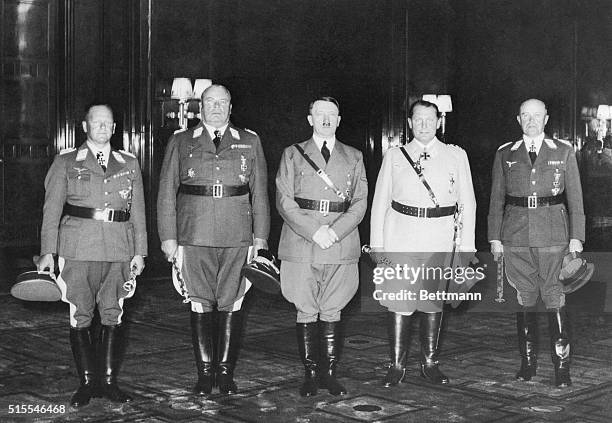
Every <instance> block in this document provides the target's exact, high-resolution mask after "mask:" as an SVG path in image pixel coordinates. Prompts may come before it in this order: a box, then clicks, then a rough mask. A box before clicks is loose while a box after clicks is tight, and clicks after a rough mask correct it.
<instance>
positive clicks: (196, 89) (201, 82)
mask: <svg viewBox="0 0 612 423" xmlns="http://www.w3.org/2000/svg"><path fill="white" fill-rule="evenodd" d="M211 85H212V79H201V78H199V79H196V80H195V82H194V84H193V99H194V100H200V99H201V98H202V93H203V92H204V90H205V89H206V88H208V87H210V86H211Z"/></svg>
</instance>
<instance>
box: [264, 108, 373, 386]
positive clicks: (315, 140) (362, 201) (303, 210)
mask: <svg viewBox="0 0 612 423" xmlns="http://www.w3.org/2000/svg"><path fill="white" fill-rule="evenodd" d="M339 111H340V109H339V106H338V102H337V101H336V100H335V99H334V98H332V97H320V98H318V99H317V100H315V101H314V102H312V103H311V104H310V110H309V115H308V122H309V123H310V125H311V126H312V128H313V135H312V138H310V139H308V140H307V141H304V142H301V143H299V144H296V145H293V146H291V147H287V148H286V149H285V151H284V152H283V156H282V158H281V163H280V167H279V169H278V174H277V175H276V190H277V191H276V207H277V208H278V211H279V213H280V215H281V216H282V217H283V219H284V220H285V223H284V225H283V229H282V233H281V239H280V244H279V247H278V252H279V254H278V255H279V258H280V259H281V260H283V262H282V265H281V288H282V292H283V295H284V297H285V298H287V300H289V301H290V302H292V303H293V304H294V305H295V307H296V309H297V325H296V329H297V337H298V348H299V351H300V358H301V359H302V362H303V363H304V368H305V379H304V384H303V385H302V387H301V388H300V394H301V395H302V396H311V395H315V394H316V393H317V387H318V386H321V387H325V388H327V389H328V390H329V392H330V393H331V394H332V395H341V394H346V389H345V388H344V386H342V385H341V384H340V383H339V382H338V381H337V380H336V365H337V364H338V361H339V359H340V354H339V352H340V344H341V341H342V337H341V334H340V331H339V324H340V312H341V311H342V309H343V308H344V307H345V306H346V305H347V304H348V302H349V301H350V300H351V298H352V297H353V295H355V292H356V291H357V286H358V283H359V275H358V270H357V263H358V261H359V256H360V254H361V248H360V241H359V232H358V230H357V225H359V222H361V220H362V219H363V216H364V214H365V211H366V207H367V198H368V184H367V181H366V173H365V169H364V166H363V157H362V155H361V152H360V151H358V150H356V149H354V148H353V147H349V146H347V145H345V144H343V143H341V142H340V141H338V140H337V139H336V135H335V133H336V128H337V127H338V125H339V123H340V115H339ZM298 148H301V149H303V151H304V153H305V154H306V155H307V156H308V157H309V160H312V161H313V162H314V163H315V164H316V166H317V167H318V168H320V169H322V170H323V171H324V173H325V174H326V175H327V176H328V177H329V180H330V182H332V183H333V186H334V187H335V189H334V188H332V187H331V186H330V185H329V184H328V183H326V182H325V181H324V180H323V179H322V178H321V175H320V174H318V173H317V172H316V171H315V169H314V168H313V167H312V166H311V164H309V163H308V160H307V159H306V158H305V157H304V156H303V155H302V154H301V153H300V151H299V149H298ZM336 189H337V191H336ZM319 319H320V323H321V324H320V325H319V322H318V320H319ZM319 327H320V330H319ZM319 332H321V338H322V346H323V351H322V354H321V357H319Z"/></svg>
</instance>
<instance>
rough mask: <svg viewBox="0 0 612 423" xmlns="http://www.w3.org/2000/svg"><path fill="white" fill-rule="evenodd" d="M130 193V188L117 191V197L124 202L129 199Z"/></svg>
mask: <svg viewBox="0 0 612 423" xmlns="http://www.w3.org/2000/svg"><path fill="white" fill-rule="evenodd" d="M130 191H132V187H130V188H128V189H122V190H120V191H119V196H120V197H121V198H123V199H124V200H127V199H128V198H129V197H130Z"/></svg>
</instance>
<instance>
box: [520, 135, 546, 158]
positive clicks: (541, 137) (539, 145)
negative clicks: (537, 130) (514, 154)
mask: <svg viewBox="0 0 612 423" xmlns="http://www.w3.org/2000/svg"><path fill="white" fill-rule="evenodd" d="M542 141H544V132H542V133H541V134H540V135H538V136H537V137H535V138H529V137H528V136H527V135H525V134H523V142H524V143H525V148H526V149H527V151H529V148H530V147H531V143H534V144H535V150H536V154H540V148H542Z"/></svg>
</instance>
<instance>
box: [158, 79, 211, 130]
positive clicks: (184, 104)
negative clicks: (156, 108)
mask: <svg viewBox="0 0 612 423" xmlns="http://www.w3.org/2000/svg"><path fill="white" fill-rule="evenodd" d="M211 85H212V80H211V79H204V78H198V79H196V80H195V83H194V84H193V85H191V79H189V78H174V79H173V80H172V89H171V90H170V101H169V100H168V97H165V98H164V96H163V94H165V93H166V92H167V91H165V92H164V93H163V94H162V98H161V100H162V116H163V119H164V120H165V119H166V118H167V119H177V118H178V124H179V127H180V128H181V129H186V128H187V127H188V120H189V119H196V118H198V119H201V116H200V113H198V111H199V105H198V104H195V103H199V102H200V100H201V97H202V93H203V92H204V90H206V88H208V87H210V86H211ZM166 95H167V94H166ZM177 101H178V112H177V111H170V112H168V113H166V112H165V109H166V107H169V108H170V109H174V110H176V102H177ZM168 102H169V104H168V105H166V103H168ZM163 125H165V123H163V124H162V126H163Z"/></svg>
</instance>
